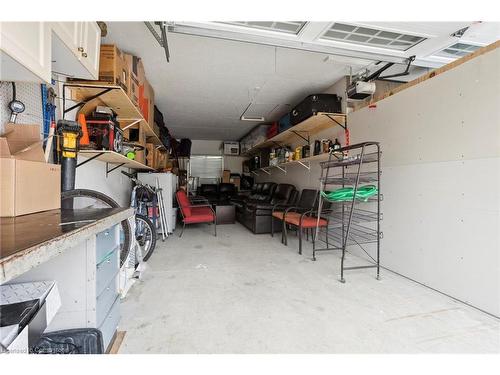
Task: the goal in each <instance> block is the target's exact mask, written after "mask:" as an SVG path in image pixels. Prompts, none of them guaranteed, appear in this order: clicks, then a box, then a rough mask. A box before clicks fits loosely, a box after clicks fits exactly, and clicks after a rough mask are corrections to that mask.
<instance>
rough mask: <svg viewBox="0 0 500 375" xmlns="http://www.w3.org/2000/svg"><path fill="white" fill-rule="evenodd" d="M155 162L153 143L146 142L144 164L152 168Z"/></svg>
mask: <svg viewBox="0 0 500 375" xmlns="http://www.w3.org/2000/svg"><path fill="white" fill-rule="evenodd" d="M154 164H155V145H154V144H152V143H146V165H147V166H148V167H152V168H154Z"/></svg>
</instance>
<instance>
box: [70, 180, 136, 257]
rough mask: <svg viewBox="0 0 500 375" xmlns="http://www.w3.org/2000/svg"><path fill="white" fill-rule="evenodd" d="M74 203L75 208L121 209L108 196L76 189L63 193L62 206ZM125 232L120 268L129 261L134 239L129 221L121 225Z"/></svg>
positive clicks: (124, 221) (121, 248)
mask: <svg viewBox="0 0 500 375" xmlns="http://www.w3.org/2000/svg"><path fill="white" fill-rule="evenodd" d="M71 199H72V200H73V201H72V207H74V208H109V207H111V208H119V207H121V206H120V205H119V204H118V203H116V201H115V200H114V199H112V198H110V197H108V196H107V195H106V194H103V193H101V192H98V191H95V190H89V189H74V190H68V191H63V192H61V205H62V206H64V205H63V204H62V203H63V201H70V200H71ZM120 224H121V228H122V231H123V242H122V239H120V267H121V266H123V263H125V260H127V257H128V254H129V252H130V239H131V238H132V229H131V228H130V224H129V222H128V220H123V221H122V222H121V223H120Z"/></svg>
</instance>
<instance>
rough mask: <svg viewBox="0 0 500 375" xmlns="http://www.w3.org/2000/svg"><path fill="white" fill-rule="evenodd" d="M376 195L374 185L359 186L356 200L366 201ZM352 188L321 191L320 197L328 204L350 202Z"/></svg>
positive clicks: (352, 192) (376, 191) (352, 193)
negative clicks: (328, 202)
mask: <svg viewBox="0 0 500 375" xmlns="http://www.w3.org/2000/svg"><path fill="white" fill-rule="evenodd" d="M377 193H378V189H377V187H376V186H375V185H365V186H360V187H359V188H358V190H357V191H356V199H358V200H361V201H365V202H366V201H367V200H368V198H370V197H371V196H373V195H375V194H377ZM353 195H354V188H352V187H348V188H341V189H337V190H334V191H322V192H321V196H322V197H323V198H325V199H326V200H328V201H330V202H344V201H352V198H353Z"/></svg>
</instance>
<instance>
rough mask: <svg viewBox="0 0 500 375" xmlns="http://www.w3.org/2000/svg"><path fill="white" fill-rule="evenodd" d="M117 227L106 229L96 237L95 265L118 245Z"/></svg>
mask: <svg viewBox="0 0 500 375" xmlns="http://www.w3.org/2000/svg"><path fill="white" fill-rule="evenodd" d="M118 234H119V233H118V230H117V225H114V226H112V227H111V228H109V229H106V230H104V231H102V232H100V233H98V234H97V236H96V262H97V264H99V263H101V261H102V260H103V259H104V257H106V256H107V255H108V254H109V253H110V252H111V250H114V249H115V248H116V247H117V246H118V245H119V244H120V242H119V238H118Z"/></svg>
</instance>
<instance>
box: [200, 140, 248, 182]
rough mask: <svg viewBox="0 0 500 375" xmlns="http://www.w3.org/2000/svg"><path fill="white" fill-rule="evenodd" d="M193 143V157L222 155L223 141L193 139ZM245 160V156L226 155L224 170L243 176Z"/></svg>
mask: <svg viewBox="0 0 500 375" xmlns="http://www.w3.org/2000/svg"><path fill="white" fill-rule="evenodd" d="M191 142H192V144H191V155H222V148H221V145H222V143H223V141H210V140H200V139H193V140H192V141H191ZM245 159H246V158H245V157H243V156H232V155H224V169H228V170H230V171H231V172H232V173H240V174H241V173H242V171H243V169H242V163H243V161H244V160H245Z"/></svg>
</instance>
